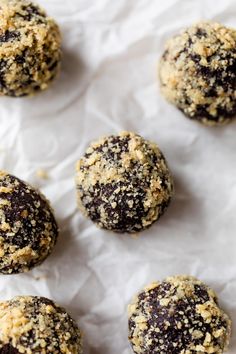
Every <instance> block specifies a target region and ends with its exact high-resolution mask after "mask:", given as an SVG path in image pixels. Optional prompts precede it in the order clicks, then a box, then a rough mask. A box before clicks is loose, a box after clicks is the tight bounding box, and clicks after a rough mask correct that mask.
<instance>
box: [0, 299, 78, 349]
mask: <svg viewBox="0 0 236 354" xmlns="http://www.w3.org/2000/svg"><path fill="white" fill-rule="evenodd" d="M0 352H1V353H2V354H20V353H22V354H24V353H25V354H51V353H53V354H82V338H81V332H80V330H79V328H78V327H77V325H76V323H75V321H74V320H73V319H72V318H71V317H70V316H69V315H68V313H67V312H66V311H65V310H64V309H63V308H61V307H59V306H58V305H56V304H55V303H54V302H53V301H51V300H49V299H46V298H44V297H36V296H35V297H33V296H17V297H15V298H13V299H12V300H10V301H6V302H1V303H0Z"/></svg>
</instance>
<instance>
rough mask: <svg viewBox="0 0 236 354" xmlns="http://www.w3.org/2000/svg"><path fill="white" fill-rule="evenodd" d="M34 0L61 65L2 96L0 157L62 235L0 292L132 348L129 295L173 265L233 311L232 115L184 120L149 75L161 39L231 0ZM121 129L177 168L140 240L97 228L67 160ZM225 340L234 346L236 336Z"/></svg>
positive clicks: (108, 352) (120, 352)
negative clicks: (48, 19)
mask: <svg viewBox="0 0 236 354" xmlns="http://www.w3.org/2000/svg"><path fill="white" fill-rule="evenodd" d="M39 2H40V4H41V5H43V6H44V7H45V8H46V9H47V11H48V13H50V14H51V15H52V16H54V17H55V18H56V19H57V21H58V22H59V24H60V25H61V29H62V32H63V52H64V59H63V70H62V75H61V76H60V78H59V79H58V80H57V81H56V82H55V83H54V85H53V86H52V87H51V88H50V89H49V90H48V91H47V92H45V93H43V94H40V95H38V96H37V97H35V98H21V99H11V98H1V99H0V127H1V128H0V167H1V168H3V169H5V170H8V171H9V172H11V173H13V174H15V175H17V176H19V177H21V178H23V179H25V180H27V181H29V182H31V183H32V184H33V185H35V186H37V187H40V188H41V189H42V191H43V192H44V193H45V194H46V195H47V197H48V198H49V199H50V200H51V201H52V204H53V206H54V208H55V212H56V216H57V219H58V221H59V224H60V227H61V235H60V238H59V241H58V244H57V246H56V248H55V251H54V252H53V254H52V256H50V257H49V258H48V260H47V261H45V263H44V264H43V265H42V266H40V267H38V268H37V269H35V270H34V271H32V272H30V273H28V274H24V275H15V276H1V277H0V298H1V299H8V298H10V297H12V296H14V295H18V294H32V295H43V296H47V297H49V298H52V299H54V300H56V301H57V302H58V303H60V304H61V305H63V306H64V307H66V308H67V309H68V311H70V312H71V314H72V315H73V317H74V318H75V319H76V320H78V322H79V323H80V326H81V327H82V328H83V330H84V333H85V343H86V347H88V348H87V349H86V350H87V352H86V353H89V354H130V353H131V349H130V347H129V344H128V341H127V317H126V306H127V304H128V303H129V301H130V299H131V297H132V295H133V294H134V293H135V292H137V291H138V290H140V289H141V288H142V287H143V286H144V285H146V284H148V283H149V282H151V281H153V280H160V279H163V278H164V277H166V276H168V275H172V274H181V273H185V274H186V273H189V274H192V275H195V276H197V277H199V278H200V279H202V280H203V281H205V282H207V283H208V284H209V285H210V286H212V287H213V288H214V289H215V290H216V291H217V292H218V294H219V297H220V300H221V304H222V306H224V308H225V309H226V310H227V312H228V313H229V314H230V315H231V317H232V319H233V320H234V321H235V320H236V260H235V243H236V242H235V238H236V218H235V210H236V162H235V149H236V139H235V135H236V124H235V123H233V124H231V125H228V126H226V127H223V128H218V129H217V128H216V129H215V128H206V127H204V126H202V125H200V124H197V123H194V122H192V121H190V120H188V119H186V118H185V117H184V116H183V115H182V114H181V113H180V112H179V111H178V110H177V109H175V108H174V107H173V106H171V105H169V104H168V103H167V102H166V101H165V100H164V99H163V98H162V97H161V96H160V94H159V91H158V85H157V82H156V64H157V59H158V57H159V56H160V55H161V53H162V51H163V46H164V42H165V40H166V39H167V38H168V37H169V36H171V35H172V34H174V33H176V32H177V31H179V30H180V29H181V28H183V27H185V26H188V25H190V24H191V23H192V22H195V21H197V20H199V19H203V18H209V19H213V20H218V21H221V22H223V23H225V24H227V25H231V26H235V27H236V19H235V11H236V5H235V1H234V0H224V1H223V0H198V1H196V0H165V1H158V0H153V1H150V0H119V1H115V0H67V1H65V0H40V1H39ZM124 129H126V130H132V131H136V132H138V133H140V134H141V135H143V136H144V137H146V138H147V139H150V140H153V141H155V142H157V143H158V144H159V146H160V147H161V149H162V151H163V152H164V154H165V156H166V158H167V160H168V162H169V166H170V168H171V170H172V172H173V175H174V178H175V187H176V195H175V198H174V200H173V202H172V204H171V206H170V208H169V210H168V212H167V213H166V214H165V216H164V217H162V218H161V220H160V221H159V222H158V223H157V224H155V225H154V226H153V227H152V228H150V229H149V230H148V231H146V232H144V233H142V234H141V235H140V237H139V238H138V239H134V238H131V237H129V236H127V235H123V236H121V235H116V234H113V233H110V232H105V231H102V230H99V229H97V228H96V226H94V225H92V223H90V221H88V220H86V219H85V218H84V217H83V216H81V215H80V213H79V212H77V209H76V200H75V188H74V165H75V161H76V160H77V159H78V158H79V157H80V156H81V154H82V153H83V152H84V150H85V147H86V146H87V144H88V143H89V142H90V141H91V140H92V139H96V138H97V137H99V136H100V135H104V134H110V133H116V132H119V131H121V130H124ZM39 168H41V169H45V170H46V171H47V172H48V174H49V177H50V178H49V179H48V180H42V179H40V178H38V177H37V176H36V171H37V170H38V169H39ZM231 343H232V344H231V350H230V351H229V353H231V354H233V353H235V352H236V336H235V335H234V337H233V340H232V342H231Z"/></svg>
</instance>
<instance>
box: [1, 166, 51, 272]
mask: <svg viewBox="0 0 236 354" xmlns="http://www.w3.org/2000/svg"><path fill="white" fill-rule="evenodd" d="M57 236H58V227H57V223H56V221H55V218H54V215H53V211H52V209H51V206H50V204H49V202H48V201H47V199H46V198H45V197H44V196H43V195H42V194H41V193H40V192H39V191H37V190H35V189H34V188H33V187H31V186H30V185H29V184H27V183H25V182H23V181H21V180H20V179H18V178H17V177H14V176H12V175H9V174H7V173H5V172H3V171H0V273H3V274H11V273H21V272H26V271H28V270H30V269H31V268H33V267H34V266H36V265H39V264H40V263H41V262H43V261H44V259H45V258H46V257H47V256H48V255H49V254H50V253H51V251H52V249H53V247H54V245H55V243H56V240H57Z"/></svg>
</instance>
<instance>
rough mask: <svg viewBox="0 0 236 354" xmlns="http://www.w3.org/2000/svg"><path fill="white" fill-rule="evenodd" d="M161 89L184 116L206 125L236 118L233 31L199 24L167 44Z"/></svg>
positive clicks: (163, 61) (234, 42) (160, 71)
mask: <svg viewBox="0 0 236 354" xmlns="http://www.w3.org/2000/svg"><path fill="white" fill-rule="evenodd" d="M159 75H160V82H161V90H162V92H163V94H164V95H165V97H166V98H167V99H168V100H169V101H170V102H172V103H173V104H175V105H176V106H177V107H178V108H180V109H181V110H182V111H183V112H184V113H185V114H186V115H187V116H189V117H190V118H192V119H196V120H198V121H201V122H203V123H205V124H208V125H216V124H223V123H226V122H228V121H230V120H231V119H232V118H233V117H234V116H235V115H236V31H235V30H234V29H231V28H227V27H225V26H222V25H221V24H219V23H213V22H201V23H198V24H196V25H194V26H192V27H190V28H188V29H187V30H185V31H184V32H183V33H181V34H180V35H178V36H175V37H173V38H172V39H171V40H169V41H168V43H167V45H166V50H165V52H164V54H163V56H162V58H161V61H160V65H159Z"/></svg>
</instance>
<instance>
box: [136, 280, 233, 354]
mask: <svg viewBox="0 0 236 354" xmlns="http://www.w3.org/2000/svg"><path fill="white" fill-rule="evenodd" d="M230 332H231V321H230V319H229V317H228V316H227V315H226V314H225V313H224V312H223V311H222V310H221V309H220V307H219V305H218V300H217V297H216V294H215V293H214V291H213V290H211V289H210V288H209V287H207V286H206V285H205V284H204V283H202V282H201V281H199V280H197V279H196V278H194V277H190V276H175V277H169V278H167V279H166V280H164V281H163V282H161V283H158V282H157V283H153V284H151V285H150V286H148V287H147V288H145V289H144V290H143V291H142V292H141V293H140V294H139V295H138V296H137V297H136V298H135V299H134V301H133V303H132V304H131V305H129V339H130V342H131V345H132V347H133V350H134V352H135V353H136V354H222V353H223V352H224V351H225V350H226V349H227V346H228V342H229V337H230Z"/></svg>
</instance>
